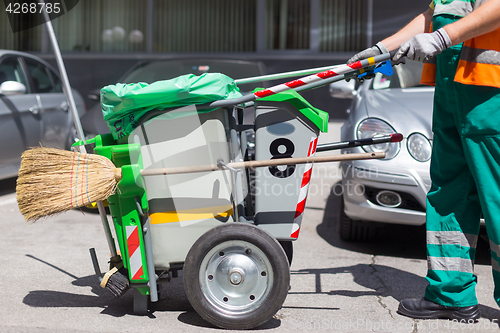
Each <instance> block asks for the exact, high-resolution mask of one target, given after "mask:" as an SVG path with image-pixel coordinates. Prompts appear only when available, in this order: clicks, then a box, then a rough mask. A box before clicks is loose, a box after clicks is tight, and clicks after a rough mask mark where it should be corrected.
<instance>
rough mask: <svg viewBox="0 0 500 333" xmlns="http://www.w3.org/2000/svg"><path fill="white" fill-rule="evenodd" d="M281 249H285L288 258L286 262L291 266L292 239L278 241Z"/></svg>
mask: <svg viewBox="0 0 500 333" xmlns="http://www.w3.org/2000/svg"><path fill="white" fill-rule="evenodd" d="M279 243H280V245H281V247H282V248H283V251H285V254H286V257H287V258H288V264H290V266H292V259H293V242H292V241H279Z"/></svg>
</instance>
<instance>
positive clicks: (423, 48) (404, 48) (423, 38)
mask: <svg viewBox="0 0 500 333" xmlns="http://www.w3.org/2000/svg"><path fill="white" fill-rule="evenodd" d="M450 46H452V43H451V39H450V37H449V36H448V34H447V33H446V30H444V29H443V28H441V29H439V30H437V31H434V32H432V33H425V34H418V35H416V36H414V37H412V38H410V40H408V41H407V42H404V43H403V44H401V46H400V47H399V49H398V51H397V52H396V54H395V55H394V57H392V61H393V62H397V61H398V60H400V59H401V58H403V57H405V56H406V57H407V58H408V59H410V60H416V61H421V62H424V60H425V61H428V60H430V59H432V58H433V57H435V56H436V54H439V53H441V52H443V50H444V49H447V48H449V47H450Z"/></svg>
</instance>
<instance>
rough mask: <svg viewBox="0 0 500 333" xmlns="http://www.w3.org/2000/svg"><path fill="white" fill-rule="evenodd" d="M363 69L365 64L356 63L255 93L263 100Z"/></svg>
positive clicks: (372, 61)
mask: <svg viewBox="0 0 500 333" xmlns="http://www.w3.org/2000/svg"><path fill="white" fill-rule="evenodd" d="M367 60H368V62H369V64H370V65H374V64H375V59H374V58H369V59H367ZM362 67H363V64H362V63H361V61H356V62H353V63H352V64H347V65H343V66H338V67H337V68H335V71H333V70H327V71H324V72H321V73H317V74H312V75H309V76H306V77H303V78H301V79H297V80H293V81H290V82H287V83H283V84H279V85H276V86H274V87H271V88H267V89H263V90H260V91H257V92H255V93H254V95H255V98H263V97H267V96H271V95H274V94H277V93H280V92H283V91H286V90H288V89H294V88H298V87H301V86H305V85H306V84H309V83H314V82H318V81H320V80H324V79H328V78H331V77H334V76H337V75H342V74H346V73H349V72H352V70H353V69H354V70H356V69H361V68H362Z"/></svg>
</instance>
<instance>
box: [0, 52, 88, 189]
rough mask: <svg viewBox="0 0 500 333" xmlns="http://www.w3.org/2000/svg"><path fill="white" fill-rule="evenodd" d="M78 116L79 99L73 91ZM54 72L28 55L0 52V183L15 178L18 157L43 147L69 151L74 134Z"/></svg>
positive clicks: (59, 82) (82, 107) (81, 111)
mask: <svg viewBox="0 0 500 333" xmlns="http://www.w3.org/2000/svg"><path fill="white" fill-rule="evenodd" d="M73 94H74V98H75V103H76V106H77V109H78V112H79V115H80V116H81V115H83V114H84V113H85V104H84V101H83V98H82V96H81V95H80V94H79V93H78V92H77V91H75V90H73ZM68 111H69V104H68V101H67V99H66V96H65V94H64V93H63V87H62V83H61V79H60V77H59V75H58V74H57V72H56V71H55V70H54V69H53V68H52V67H51V66H50V65H49V64H48V63H46V62H45V61H43V60H42V59H40V58H38V57H35V56H32V55H30V54H27V53H22V52H16V51H10V50H0V140H1V141H2V144H1V145H0V179H6V178H11V177H15V176H16V175H17V173H18V171H19V166H20V162H21V154H22V153H23V152H24V151H25V150H26V149H28V148H29V147H36V146H40V145H43V146H45V147H54V148H61V149H69V147H70V146H71V145H72V144H73V143H74V142H75V139H76V137H77V136H76V130H75V127H74V125H73V119H72V116H71V113H70V112H68Z"/></svg>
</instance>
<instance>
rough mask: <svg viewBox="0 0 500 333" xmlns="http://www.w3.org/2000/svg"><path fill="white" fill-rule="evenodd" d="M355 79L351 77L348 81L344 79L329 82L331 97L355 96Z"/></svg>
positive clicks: (350, 97) (351, 97)
mask: <svg viewBox="0 0 500 333" xmlns="http://www.w3.org/2000/svg"><path fill="white" fill-rule="evenodd" d="M355 87H356V80H355V79H351V80H350V81H349V82H347V81H345V80H341V81H337V82H334V83H332V84H330V96H332V97H333V98H349V99H353V98H354V96H356V90H355V89H354V88H355Z"/></svg>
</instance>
